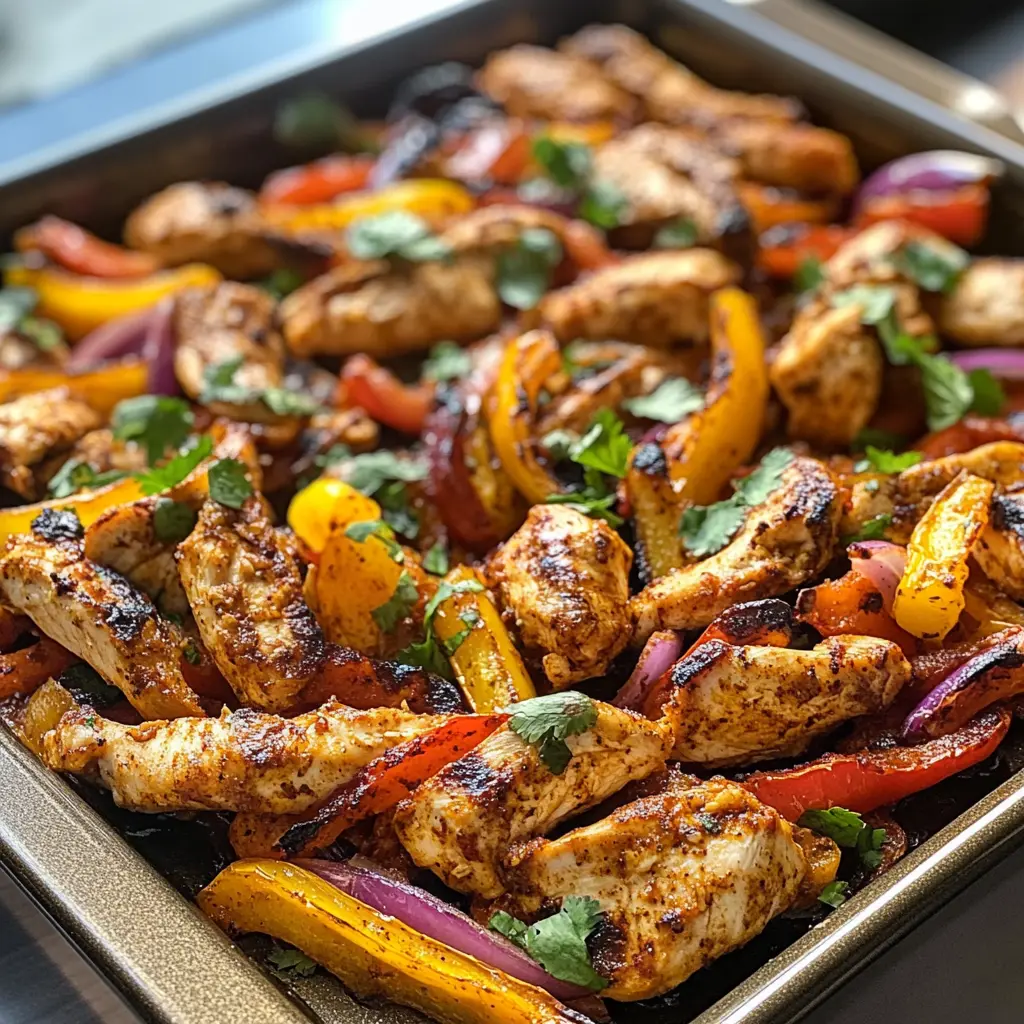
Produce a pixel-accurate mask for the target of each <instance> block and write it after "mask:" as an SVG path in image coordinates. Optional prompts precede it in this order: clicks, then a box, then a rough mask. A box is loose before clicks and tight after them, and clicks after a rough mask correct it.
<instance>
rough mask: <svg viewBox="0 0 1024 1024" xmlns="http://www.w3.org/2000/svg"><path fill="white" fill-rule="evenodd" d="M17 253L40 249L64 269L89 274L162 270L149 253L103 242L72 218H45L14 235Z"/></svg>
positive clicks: (120, 274) (140, 273) (139, 274)
mask: <svg viewBox="0 0 1024 1024" xmlns="http://www.w3.org/2000/svg"><path fill="white" fill-rule="evenodd" d="M14 247H15V249H17V250H18V252H33V251H35V252H41V253H42V254H43V255H44V256H45V257H46V258H47V259H49V260H52V261H53V262H54V263H57V264H59V265H60V266H62V267H63V268H64V269H65V270H70V271H72V273H75V274H84V275H86V276H88V277H115V278H116V277H146V276H147V275H148V274H155V273H156V272H157V271H158V270H159V269H160V261H159V260H158V259H157V258H156V257H155V256H151V255H150V254H149V253H148V252H134V251H133V250H131V249H125V248H124V247H123V246H120V245H114V244H113V243H111V242H104V241H103V240H102V239H101V238H97V237H96V236H95V235H92V234H90V233H89V232H88V231H86V230H85V229H84V228H80V227H79V226H78V225H77V224H72V223H71V221H67V220H61V219H60V217H43V219H42V220H40V221H37V222H36V223H35V224H31V225H29V227H27V228H22V229H21V230H20V231H18V232H17V233H16V234H15V236H14Z"/></svg>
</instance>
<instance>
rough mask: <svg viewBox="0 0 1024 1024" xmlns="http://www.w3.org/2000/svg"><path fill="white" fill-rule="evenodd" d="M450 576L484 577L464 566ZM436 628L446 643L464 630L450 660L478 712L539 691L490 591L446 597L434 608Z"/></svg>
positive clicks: (456, 579) (452, 580)
mask: <svg viewBox="0 0 1024 1024" xmlns="http://www.w3.org/2000/svg"><path fill="white" fill-rule="evenodd" d="M445 579H446V580H447V581H448V582H449V583H451V584H453V585H455V584H458V583H464V582H465V581H467V580H475V581H477V582H479V579H478V577H477V574H476V573H475V572H474V571H473V570H472V569H471V568H469V566H465V565H460V566H459V567H458V568H456V569H453V570H452V571H451V572H450V573H448V575H447V576H446V577H445ZM467 629H468V632H467ZM434 632H435V633H436V634H437V636H438V638H439V639H440V640H441V642H442V643H443V644H446V645H447V644H449V643H452V642H454V641H455V638H456V637H458V636H459V635H460V634H462V635H464V638H463V639H462V640H461V641H460V642H459V644H458V646H457V647H456V648H455V650H454V651H453V652H452V653H451V654H449V655H448V660H449V661H450V662H451V666H452V669H453V671H454V672H455V678H456V679H457V680H458V681H459V686H461V687H462V692H463V694H464V695H465V698H466V700H467V702H468V703H469V706H470V707H471V708H472V709H473V710H474V711H475V712H476V713H477V714H488V713H490V712H492V711H496V710H498V709H499V708H504V707H507V706H508V705H509V704H515V703H517V702H518V701H521V700H529V699H530V698H531V697H536V696H537V691H536V690H535V689H534V686H533V680H532V679H530V675H529V673H528V672H527V671H526V666H525V665H524V664H523V659H522V658H521V657H520V654H519V651H518V650H517V649H516V646H515V644H514V643H513V642H512V637H511V636H510V635H509V632H508V630H507V629H506V628H505V623H504V622H502V621H501V615H500V614H499V613H498V609H497V608H496V607H495V606H494V602H493V601H492V600H491V599H490V597H488V596H487V592H486V591H477V592H475V593H469V592H467V593H455V594H453V595H452V596H451V597H449V598H448V599H447V600H445V601H442V602H441V604H440V605H438V608H437V611H436V612H435V613H434Z"/></svg>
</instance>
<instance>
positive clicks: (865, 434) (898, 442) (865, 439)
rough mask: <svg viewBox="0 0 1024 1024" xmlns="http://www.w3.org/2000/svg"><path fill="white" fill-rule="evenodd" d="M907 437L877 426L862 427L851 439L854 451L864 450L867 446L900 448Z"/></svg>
mask: <svg viewBox="0 0 1024 1024" xmlns="http://www.w3.org/2000/svg"><path fill="white" fill-rule="evenodd" d="M906 441H907V439H906V438H905V437H904V436H903V435H902V434H896V433H893V431H891V430H880V429H878V428H877V427H864V429H863V430H861V431H860V432H859V433H858V434H857V436H856V437H855V438H854V439H853V445H852V448H853V450H854V451H865V450H866V449H867V448H868V447H869V446H872V445H873V446H874V447H875V448H889V449H896V448H902V447H903V445H904V444H906Z"/></svg>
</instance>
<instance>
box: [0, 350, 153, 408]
mask: <svg viewBox="0 0 1024 1024" xmlns="http://www.w3.org/2000/svg"><path fill="white" fill-rule="evenodd" d="M50 388H67V389H68V390H69V391H70V392H71V393H72V394H74V395H77V396H78V397H79V398H81V399H83V400H84V401H86V402H88V404H89V405H91V406H92V407H93V408H94V409H95V410H96V411H97V412H98V413H100V414H101V415H103V416H109V415H110V414H111V412H113V410H114V406H115V405H117V404H118V402H123V401H124V400H125V399H126V398H136V397H137V396H138V395H144V394H146V392H147V390H148V388H149V369H148V367H147V366H146V364H145V362H143V361H142V360H141V359H124V360H122V361H121V362H118V363H111V364H110V365H108V366H101V367H100V368H99V369H96V370H86V371H84V372H81V373H67V372H65V371H64V370H57V369H49V368H41V367H40V368H36V367H26V368H25V369H22V370H0V402H6V401H8V400H9V399H11V398H15V397H17V396H18V395H27V394H31V393H32V392H33V391H46V390H48V389H50Z"/></svg>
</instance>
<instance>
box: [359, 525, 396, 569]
mask: <svg viewBox="0 0 1024 1024" xmlns="http://www.w3.org/2000/svg"><path fill="white" fill-rule="evenodd" d="M345 536H346V537H348V538H349V539H350V540H354V541H355V542H356V543H357V544H365V543H366V541H367V540H368V539H369V538H370V537H376V538H377V540H379V541H380V542H381V544H383V545H384V547H385V548H386V550H387V553H388V557H389V558H390V559H391V561H392V562H396V563H397V564H398V565H401V564H402V563H403V562H404V561H405V552H404V551H403V550H402V545H401V544H399V543H398V541H396V540H395V531H394V530H393V529H392V528H391V526H390V525H389V524H388V523H385V522H384V521H383V520H381V519H368V520H366V521H364V522H359V523H350V524H349V525H348V526H347V527H346V528H345Z"/></svg>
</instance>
